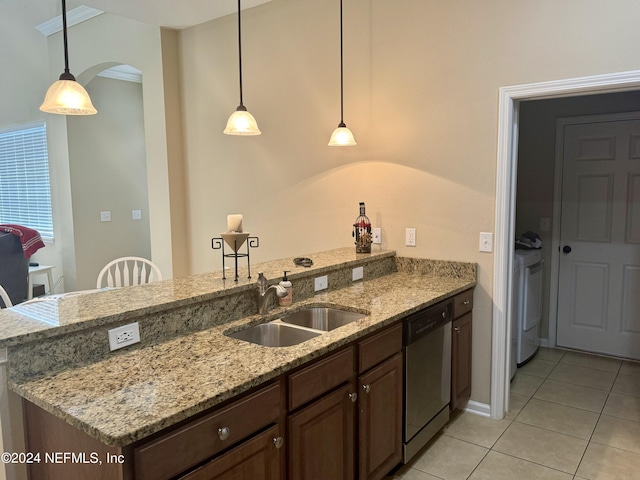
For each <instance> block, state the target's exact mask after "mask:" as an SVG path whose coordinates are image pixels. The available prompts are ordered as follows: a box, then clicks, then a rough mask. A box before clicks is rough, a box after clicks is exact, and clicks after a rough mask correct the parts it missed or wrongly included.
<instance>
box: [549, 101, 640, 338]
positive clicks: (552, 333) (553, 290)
mask: <svg viewBox="0 0 640 480" xmlns="http://www.w3.org/2000/svg"><path fill="white" fill-rule="evenodd" d="M624 120H640V111H637V112H625V113H603V114H600V115H598V114H596V115H583V116H576V117H562V118H558V120H557V121H556V159H555V171H554V181H553V183H554V185H553V221H552V225H553V235H552V237H551V279H550V281H549V337H548V340H549V347H555V346H556V341H557V332H558V331H557V328H558V298H559V296H560V295H559V293H560V278H559V275H560V240H561V237H560V234H561V229H560V227H561V215H560V212H561V211H562V169H563V166H564V128H565V127H566V126H567V125H578V124H585V123H597V122H617V121H624Z"/></svg>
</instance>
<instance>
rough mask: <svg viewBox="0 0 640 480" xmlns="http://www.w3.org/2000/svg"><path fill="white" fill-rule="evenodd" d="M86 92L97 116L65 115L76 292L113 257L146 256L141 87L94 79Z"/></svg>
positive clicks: (89, 284)
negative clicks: (105, 216)
mask: <svg viewBox="0 0 640 480" xmlns="http://www.w3.org/2000/svg"><path fill="white" fill-rule="evenodd" d="M87 91H88V92H89V95H90V96H91V100H92V102H93V104H94V106H95V107H96V109H97V110H98V111H99V112H100V114H99V115H92V116H91V117H69V118H67V132H68V138H69V164H70V173H71V196H72V201H73V224H74V240H75V241H74V243H75V255H76V288H77V289H78V290H86V289H91V288H95V286H96V278H97V276H98V273H99V272H100V270H101V269H102V267H104V265H106V264H107V263H108V262H109V261H111V260H113V259H114V258H118V257H124V256H138V257H143V258H151V242H150V238H149V200H148V196H147V162H146V155H145V151H146V149H145V141H144V112H143V106H142V85H141V84H140V83H135V82H128V81H122V80H114V79H108V78H102V77H95V78H94V79H93V80H91V82H89V84H88V85H87ZM134 209H136V210H140V211H141V217H142V218H141V219H140V220H133V219H132V214H131V211H132V210H134ZM103 210H108V211H110V212H111V221H110V222H102V221H101V220H100V212H101V211H103Z"/></svg>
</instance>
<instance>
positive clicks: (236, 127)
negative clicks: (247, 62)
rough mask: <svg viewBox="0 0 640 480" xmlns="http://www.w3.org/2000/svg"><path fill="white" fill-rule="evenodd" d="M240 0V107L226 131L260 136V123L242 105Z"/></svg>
mask: <svg viewBox="0 0 640 480" xmlns="http://www.w3.org/2000/svg"><path fill="white" fill-rule="evenodd" d="M240 12H241V7H240V0H238V78H239V79H240V105H238V108H236V111H235V112H233V113H232V114H231V116H230V117H229V120H227V127H226V128H225V129H224V132H223V133H225V134H227V135H260V134H261V133H262V132H261V131H260V129H259V128H258V122H256V119H255V118H254V117H253V115H251V114H250V113H249V112H248V111H247V108H246V107H245V106H244V104H243V103H242V19H241V14H240Z"/></svg>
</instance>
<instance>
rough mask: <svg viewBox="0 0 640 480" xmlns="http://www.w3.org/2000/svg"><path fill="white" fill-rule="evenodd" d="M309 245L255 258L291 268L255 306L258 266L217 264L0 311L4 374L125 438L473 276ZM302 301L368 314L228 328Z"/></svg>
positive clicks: (273, 275) (228, 394) (264, 377)
mask: <svg viewBox="0 0 640 480" xmlns="http://www.w3.org/2000/svg"><path fill="white" fill-rule="evenodd" d="M309 257H310V258H312V259H313V260H314V265H313V267H311V268H304V267H297V268H292V266H293V263H292V260H293V259H283V260H278V261H274V262H265V263H264V264H261V265H257V266H253V267H252V270H253V271H254V272H258V271H263V272H264V273H265V275H266V276H267V278H269V279H270V280H272V282H273V283H275V282H277V281H278V280H279V279H280V278H281V275H282V271H284V270H292V273H290V274H289V278H290V279H291V281H292V283H293V287H294V304H293V305H292V306H291V307H274V308H273V309H272V310H271V311H270V312H269V313H268V314H266V315H257V314H255V313H254V312H255V311H256V298H255V297H256V291H257V289H256V287H255V278H257V274H254V276H255V278H254V279H248V278H245V279H242V278H241V279H240V280H239V281H238V282H233V281H229V280H228V279H227V280H222V279H221V274H220V273H218V274H203V275H197V276H192V277H187V278H183V279H175V280H167V281H163V282H157V283H155V284H148V285H142V286H138V287H129V288H126V289H117V290H110V291H102V292H97V293H90V294H87V295H77V296H70V297H68V298H62V299H60V300H57V301H56V302H55V303H56V305H55V308H53V311H52V312H49V313H35V310H36V309H35V308H34V309H33V311H30V310H29V305H24V307H23V308H22V309H15V308H14V309H12V310H11V311H2V312H0V332H4V335H3V336H2V337H0V346H4V347H5V348H6V349H7V356H8V363H7V377H8V381H7V383H8V386H9V388H10V389H11V390H12V391H14V392H15V393H17V394H18V395H20V396H21V397H23V398H24V399H26V400H27V401H29V402H30V403H32V404H33V405H36V406H37V407H39V408H40V409H42V410H43V411H45V412H48V413H49V414H52V415H53V416H55V417H57V418H58V419H61V420H63V421H64V422H65V423H67V424H68V425H71V426H73V427H74V428H75V429H77V430H79V431H81V432H83V433H84V434H86V435H88V436H89V437H91V438H93V439H95V440H97V441H98V442H100V443H101V444H104V445H107V446H114V447H126V446H129V445H133V444H136V442H140V441H141V440H143V439H145V438H148V437H150V436H153V435H155V434H158V433H159V432H161V431H163V430H165V429H167V428H168V427H171V426H173V425H177V424H180V422H184V421H186V420H187V419H190V418H192V417H194V416H196V415H199V414H201V413H202V412H205V411H208V410H210V409H212V408H213V407H216V406H217V405H221V404H224V403H225V402H228V401H230V400H231V399H233V398H235V397H237V396H238V395H241V394H243V393H244V392H248V391H251V390H252V389H255V388H256V387H258V386H260V385H263V384H266V383H268V382H270V381H272V380H274V379H277V378H278V377H279V376H281V375H282V374H284V373H285V372H288V371H291V370H293V369H295V368H297V367H299V366H301V365H303V364H306V363H308V362H310V361H312V360H314V359H317V358H320V357H322V356H323V355H327V354H328V353H330V352H332V351H334V350H337V349H339V348H341V347H343V346H345V345H349V344H351V343H353V342H354V341H356V340H358V339H359V338H362V337H365V336H367V335H369V334H371V333H373V332H376V331H378V330H380V329H382V328H384V327H386V326H389V325H392V324H394V323H397V322H398V320H399V319H401V318H402V317H404V316H406V315H408V314H410V313H413V312H415V311H418V310H420V309H422V308H424V307H426V306H429V305H432V304H435V303H437V302H440V301H442V300H444V299H447V298H450V297H452V296H454V295H456V294H458V293H460V292H463V291H466V290H468V289H470V288H472V287H473V286H474V285H475V282H476V267H475V265H474V264H465V263H456V262H444V261H430V260H419V259H408V258H398V257H396V256H395V253H394V252H378V253H375V254H370V255H369V254H365V255H362V254H358V255H356V254H355V253H354V252H353V249H351V248H349V249H339V250H333V251H329V252H322V253H319V254H314V255H309ZM360 266H362V267H363V269H364V279H363V280H362V281H355V282H352V281H351V271H352V269H353V268H357V267H360ZM321 275H327V276H328V278H329V288H328V289H327V290H323V291H320V292H313V278H315V277H317V276H321ZM41 303H44V302H41ZM32 305H34V307H39V306H40V305H39V304H38V303H35V304H32ZM307 306H334V307H339V308H341V309H347V310H352V311H358V312H361V313H364V314H365V315H366V316H365V317H364V318H363V319H361V320H358V321H356V322H354V323H351V324H348V325H345V326H343V327H340V328H338V329H336V330H333V331H329V332H326V333H323V334H322V335H319V336H317V337H315V338H312V339H310V340H308V341H305V342H303V343H300V344H298V345H294V346H291V347H281V348H271V347H264V346H260V345H255V344H253V343H248V342H245V341H242V340H236V339H233V338H230V337H228V336H226V335H225V334H226V333H229V332H233V331H237V330H241V329H243V328H246V327H248V326H250V325H256V324H259V323H264V322H267V321H270V320H273V319H277V318H279V317H280V316H282V315H283V313H284V312H292V311H296V310H299V309H301V308H304V307H307ZM16 310H17V311H16ZM38 315H40V318H41V319H38V318H35V317H37V316H38ZM132 321H138V322H139V324H140V333H141V337H142V343H140V344H136V345H134V346H131V347H127V348H125V349H123V350H119V351H115V352H109V349H108V340H107V336H106V330H107V329H108V328H112V327H115V326H119V325H122V324H126V323H129V322H132ZM3 423H4V421H3Z"/></svg>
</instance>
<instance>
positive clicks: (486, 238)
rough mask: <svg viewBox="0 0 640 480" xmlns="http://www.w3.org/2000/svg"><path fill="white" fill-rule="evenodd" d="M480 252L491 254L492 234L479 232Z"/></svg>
mask: <svg viewBox="0 0 640 480" xmlns="http://www.w3.org/2000/svg"><path fill="white" fill-rule="evenodd" d="M479 249H480V251H481V252H493V233H489V232H480V247H479Z"/></svg>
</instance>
